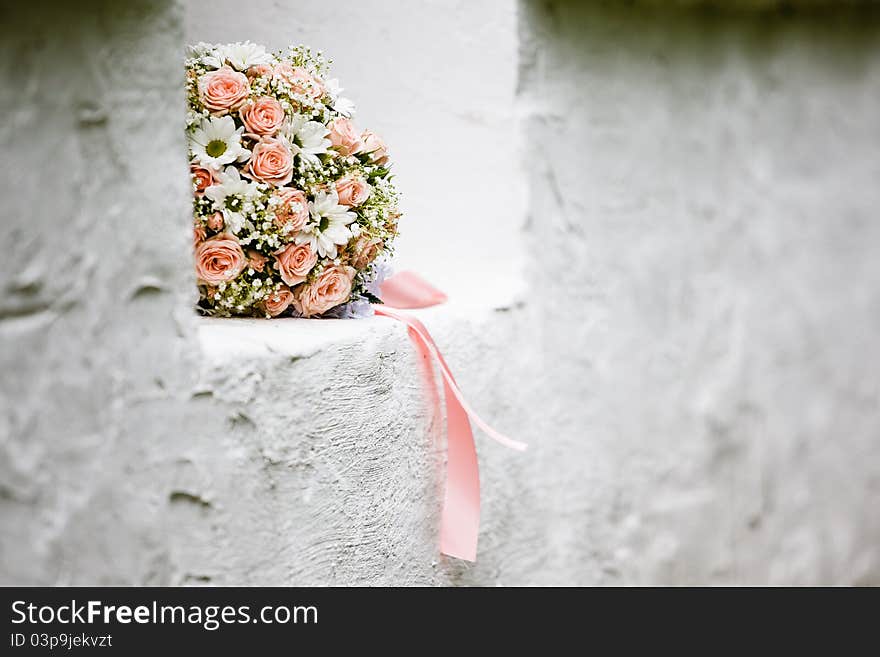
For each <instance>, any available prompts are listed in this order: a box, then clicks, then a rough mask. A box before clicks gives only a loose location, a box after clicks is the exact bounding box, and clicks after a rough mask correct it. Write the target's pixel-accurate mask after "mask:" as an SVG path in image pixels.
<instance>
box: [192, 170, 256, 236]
mask: <svg viewBox="0 0 880 657" xmlns="http://www.w3.org/2000/svg"><path fill="white" fill-rule="evenodd" d="M217 180H218V181H219V182H218V184H216V185H211V186H210V187H208V188H207V189H206V190H205V196H206V197H207V198H209V199H211V200H212V201H213V202H214V209H215V210H219V211H220V212H222V213H223V218H224V219H225V220H226V226H227V227H228V228H229V230H231V231H232V232H233V233H238V231H240V230H241V229H242V226H244V222H245V215H247V214H249V213H250V212H251V211H253V199H254V198H255V197H256V196H257V195H258V194H259V193H260V189H259V186H258V185H257V183H254V182H251V181H249V180H246V179H243V178H242V177H241V176H240V175H239V173H238V169H236V168H235V167H226V171H224V172H221V173H219V174H217Z"/></svg>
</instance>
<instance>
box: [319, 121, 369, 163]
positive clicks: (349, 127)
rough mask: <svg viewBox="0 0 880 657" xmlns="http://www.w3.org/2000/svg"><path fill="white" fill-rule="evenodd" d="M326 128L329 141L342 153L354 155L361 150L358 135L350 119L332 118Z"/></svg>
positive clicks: (361, 145)
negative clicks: (328, 132)
mask: <svg viewBox="0 0 880 657" xmlns="http://www.w3.org/2000/svg"><path fill="white" fill-rule="evenodd" d="M327 128H328V129H329V130H330V143H331V144H333V148H335V149H336V150H337V151H339V152H340V153H342V154H343V155H354V154H355V153H359V152H361V150H363V147H364V145H363V143H362V142H361V138H360V135H358V132H357V130H356V129H355V127H354V124H353V123H352V122H351V121H350V120H348V119H344V118H337V119H333V120H332V121H331V122H330V123H329V125H328V126H327Z"/></svg>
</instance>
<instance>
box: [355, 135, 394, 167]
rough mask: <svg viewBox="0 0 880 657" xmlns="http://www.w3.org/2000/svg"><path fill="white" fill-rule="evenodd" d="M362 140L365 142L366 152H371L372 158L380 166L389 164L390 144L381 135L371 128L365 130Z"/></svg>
mask: <svg viewBox="0 0 880 657" xmlns="http://www.w3.org/2000/svg"><path fill="white" fill-rule="evenodd" d="M361 141H362V142H363V143H364V152H365V153H369V154H370V159H371V160H373V162H375V163H376V164H378V165H379V166H385V165H386V164H388V160H389V158H388V146H386V145H385V142H384V141H383V139H382V138H381V137H380V136H379V135H377V134H376V133H375V132H372V131H370V130H364V134H362V135H361Z"/></svg>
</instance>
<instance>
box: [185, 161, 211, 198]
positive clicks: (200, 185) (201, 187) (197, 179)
mask: <svg viewBox="0 0 880 657" xmlns="http://www.w3.org/2000/svg"><path fill="white" fill-rule="evenodd" d="M189 172H190V173H191V174H192V177H193V185H194V186H195V194H196V196H201V195H202V194H204V193H205V190H206V189H207V188H208V187H210V186H211V185H213V184H214V182H215V180H214V174H213V173H212V172H211V170H210V169H206V168H205V167H201V166H199V165H198V164H190V165H189Z"/></svg>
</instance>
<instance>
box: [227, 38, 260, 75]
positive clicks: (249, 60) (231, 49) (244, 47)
mask: <svg viewBox="0 0 880 657" xmlns="http://www.w3.org/2000/svg"><path fill="white" fill-rule="evenodd" d="M220 52H221V54H222V55H223V58H224V59H225V60H226V61H227V62H229V64H230V65H231V66H232V68H234V69H235V70H237V71H246V70H248V69H249V68H250V67H251V66H255V65H256V64H271V63H272V55H270V54H269V53H267V52H266V48H265V47H263V46H261V45H258V44H256V43H251V42H250V41H245V42H244V43H228V44H226V45H225V46H221V48H220Z"/></svg>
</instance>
